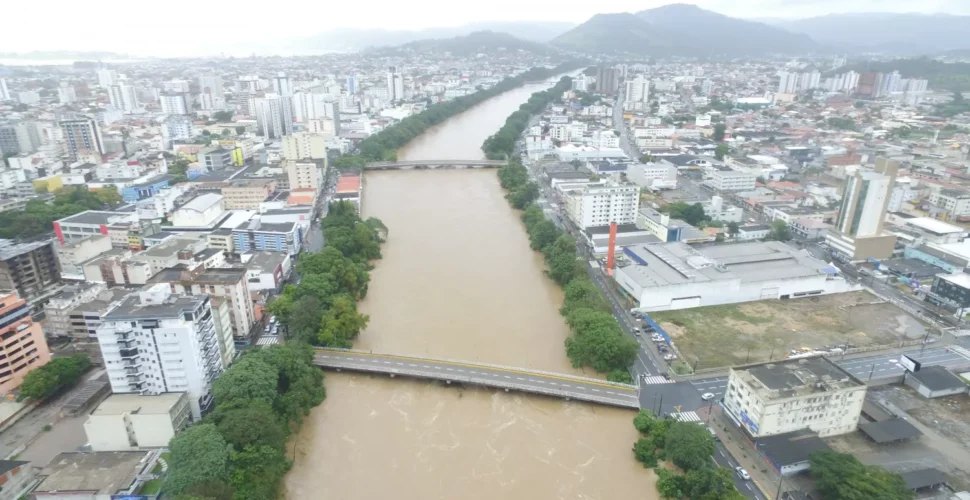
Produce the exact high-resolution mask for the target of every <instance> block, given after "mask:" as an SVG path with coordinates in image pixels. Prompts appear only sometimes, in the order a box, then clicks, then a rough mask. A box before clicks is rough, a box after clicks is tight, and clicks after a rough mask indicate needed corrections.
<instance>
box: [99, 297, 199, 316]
mask: <svg viewBox="0 0 970 500" xmlns="http://www.w3.org/2000/svg"><path fill="white" fill-rule="evenodd" d="M205 300H206V296H205V295H187V296H186V295H183V296H176V295H171V296H169V297H168V298H167V299H166V300H165V301H164V302H161V303H158V304H142V303H141V299H140V297H139V296H138V294H136V293H133V294H131V295H129V296H128V298H126V299H125V300H124V301H123V302H122V303H121V304H120V305H119V306H118V307H116V308H114V309H113V310H112V311H110V312H109V313H108V314H106V315H105V317H104V319H105V321H126V320H133V319H148V318H150V319H155V318H181V317H182V315H183V314H184V313H186V312H191V311H194V310H195V309H196V308H198V307H199V306H200V305H201V304H202V303H203V302H204V301H205Z"/></svg>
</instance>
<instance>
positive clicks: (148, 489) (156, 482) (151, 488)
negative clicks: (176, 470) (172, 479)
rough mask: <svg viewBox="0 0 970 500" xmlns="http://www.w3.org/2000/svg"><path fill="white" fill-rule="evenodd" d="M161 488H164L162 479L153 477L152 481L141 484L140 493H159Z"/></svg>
mask: <svg viewBox="0 0 970 500" xmlns="http://www.w3.org/2000/svg"><path fill="white" fill-rule="evenodd" d="M161 489H162V480H161V479H152V480H151V481H148V482H146V483H145V484H143V485H141V488H139V489H138V494H139V495H154V494H156V493H158V492H159V491H161Z"/></svg>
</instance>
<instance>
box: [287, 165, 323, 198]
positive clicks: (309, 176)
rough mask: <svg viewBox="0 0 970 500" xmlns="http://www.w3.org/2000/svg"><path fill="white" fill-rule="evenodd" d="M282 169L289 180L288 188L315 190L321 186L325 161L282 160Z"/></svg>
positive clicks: (318, 189)
mask: <svg viewBox="0 0 970 500" xmlns="http://www.w3.org/2000/svg"><path fill="white" fill-rule="evenodd" d="M283 170H285V171H286V176H287V178H288V180H289V182H290V190H294V189H312V190H314V191H315V192H316V191H320V189H321V188H323V177H324V172H326V161H325V160H324V161H313V160H308V159H304V160H283Z"/></svg>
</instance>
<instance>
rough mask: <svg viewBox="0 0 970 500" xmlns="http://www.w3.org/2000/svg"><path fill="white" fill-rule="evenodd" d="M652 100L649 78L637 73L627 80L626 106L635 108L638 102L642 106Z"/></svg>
mask: <svg viewBox="0 0 970 500" xmlns="http://www.w3.org/2000/svg"><path fill="white" fill-rule="evenodd" d="M649 100H650V80H647V79H646V78H644V77H643V75H637V77H636V78H634V79H633V80H627V82H626V102H625V103H624V104H625V106H624V107H625V108H627V109H633V108H636V107H637V104H636V103H639V104H640V106H642V105H643V103H646V102H648V101H649Z"/></svg>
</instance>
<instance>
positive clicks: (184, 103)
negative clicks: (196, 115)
mask: <svg viewBox="0 0 970 500" xmlns="http://www.w3.org/2000/svg"><path fill="white" fill-rule="evenodd" d="M158 100H159V101H161V103H162V113H165V114H166V115H187V114H189V110H190V109H192V108H191V106H189V98H188V94H186V93H185V92H162V93H161V94H159V95H158Z"/></svg>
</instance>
